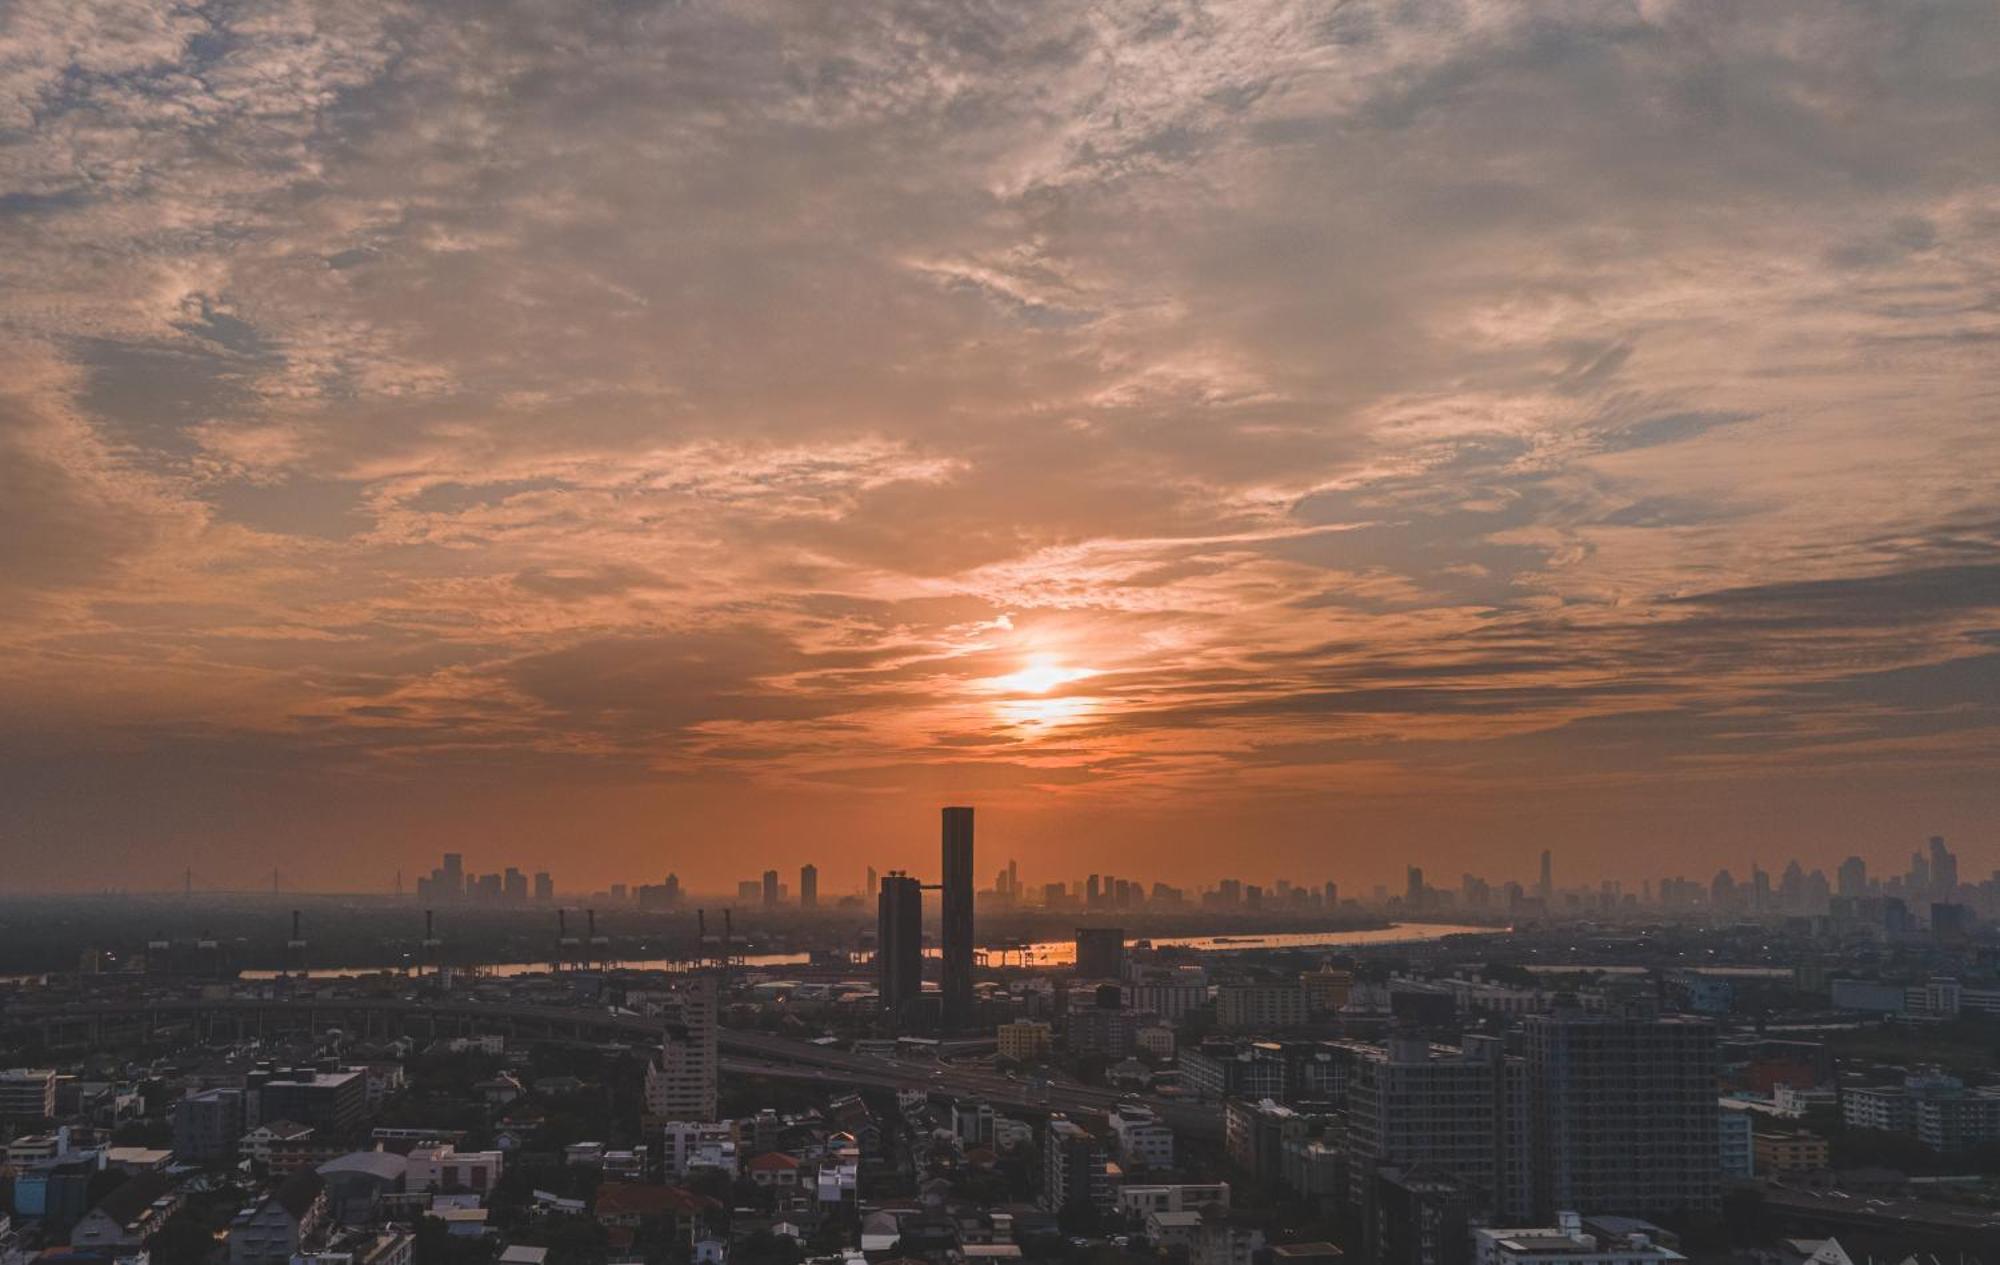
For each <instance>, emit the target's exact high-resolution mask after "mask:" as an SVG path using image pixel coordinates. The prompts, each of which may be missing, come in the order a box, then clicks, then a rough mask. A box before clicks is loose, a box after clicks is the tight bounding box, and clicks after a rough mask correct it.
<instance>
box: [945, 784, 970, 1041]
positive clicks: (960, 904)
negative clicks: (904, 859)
mask: <svg viewBox="0 0 2000 1265" xmlns="http://www.w3.org/2000/svg"><path fill="white" fill-rule="evenodd" d="M942 846H943V853H944V856H943V862H944V864H943V867H942V872H941V875H942V882H943V887H944V890H943V893H942V900H941V901H940V912H941V921H942V923H943V927H942V933H941V935H940V937H939V939H940V942H941V944H942V947H943V958H944V961H943V968H944V969H943V975H942V979H943V992H944V996H943V1001H944V1025H945V1027H946V1028H952V1029H956V1028H963V1027H964V1026H965V1025H966V1024H968V1023H970V1022H971V1021H972V956H973V952H972V936H973V929H972V891H973V877H972V876H973V873H974V871H973V859H972V810H971V809H970V808H963V807H957V808H947V809H945V810H944V831H943V840H942Z"/></svg>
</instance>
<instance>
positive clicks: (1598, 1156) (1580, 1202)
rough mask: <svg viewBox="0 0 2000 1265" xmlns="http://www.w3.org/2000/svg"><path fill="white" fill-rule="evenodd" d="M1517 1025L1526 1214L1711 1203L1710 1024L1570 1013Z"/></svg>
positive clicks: (1716, 1192) (1714, 1147)
mask: <svg viewBox="0 0 2000 1265" xmlns="http://www.w3.org/2000/svg"><path fill="white" fill-rule="evenodd" d="M1523 1022H1524V1029H1525V1035H1526V1047H1527V1060H1528V1076H1529V1086H1530V1093H1531V1095H1532V1101H1531V1104H1530V1109H1531V1110H1532V1112H1533V1113H1534V1115H1533V1118H1534V1119H1535V1121H1536V1129H1535V1134H1534V1137H1533V1148H1534V1152H1533V1155H1534V1168H1535V1203H1536V1206H1537V1208H1539V1209H1543V1210H1547V1209H1561V1208H1586V1209H1591V1210H1604V1211H1617V1212H1620V1213H1624V1214H1628V1215H1639V1216H1653V1215H1658V1214H1675V1213H1679V1212H1682V1211H1692V1212H1714V1211H1715V1210H1717V1209H1718V1208H1719V1207H1720V1205H1721V1193H1722V1191H1721V1167H1722V1166H1721V1147H1720V1144H1719V1143H1718V1142H1717V1140H1716V1131H1717V1120H1716V1108H1715V1093H1716V1078H1717V1074H1718V1063H1717V1056H1716V1045H1715V1027H1714V1025H1713V1024H1712V1023H1710V1022H1708V1021H1707V1020H1699V1019H1686V1018H1678V1017H1676V1018H1664V1019H1655V1018H1648V1017H1643V1016H1617V1015H1591V1014H1584V1013H1582V1012H1580V1011H1575V1010H1561V1011H1557V1012H1555V1013H1553V1014H1548V1015H1529V1016H1527V1018H1526V1019H1525V1020H1524V1021H1523Z"/></svg>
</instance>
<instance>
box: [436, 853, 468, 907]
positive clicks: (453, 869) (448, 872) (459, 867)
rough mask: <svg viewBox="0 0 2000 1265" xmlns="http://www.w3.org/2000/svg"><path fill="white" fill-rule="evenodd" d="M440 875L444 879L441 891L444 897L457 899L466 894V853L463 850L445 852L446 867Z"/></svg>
mask: <svg viewBox="0 0 2000 1265" xmlns="http://www.w3.org/2000/svg"><path fill="white" fill-rule="evenodd" d="M439 877H441V878H442V879H443V880H444V887H443V890H442V891H441V892H440V893H439V894H440V895H441V896H443V897H444V899H446V900H457V899H458V898H459V897H461V896H463V895H465V854H464V853H463V852H447V853H445V854H444V867H443V869H442V871H441V872H440V874H439Z"/></svg>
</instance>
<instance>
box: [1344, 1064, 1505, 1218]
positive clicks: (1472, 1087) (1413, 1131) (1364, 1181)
mask: <svg viewBox="0 0 2000 1265" xmlns="http://www.w3.org/2000/svg"><path fill="white" fill-rule="evenodd" d="M1336 1050H1337V1052H1338V1054H1339V1055H1341V1056H1342V1057H1343V1058H1344V1060H1345V1061H1346V1063H1347V1071H1346V1082H1347V1147H1348V1155H1349V1161H1348V1174H1349V1180H1350V1185H1351V1198H1352V1200H1353V1202H1354V1204H1355V1206H1356V1207H1358V1208H1362V1209H1368V1208H1369V1207H1370V1204H1369V1200H1370V1199H1371V1198H1372V1197H1373V1196H1374V1195H1375V1194H1376V1193H1378V1192H1377V1189H1376V1183H1375V1174H1376V1170H1377V1169H1380V1168H1384V1167H1395V1168H1403V1169H1407V1168H1411V1167H1414V1166H1417V1165H1422V1166H1424V1167H1425V1169H1426V1170H1427V1171H1431V1172H1435V1173H1442V1174H1444V1175H1447V1176H1449V1177H1450V1178H1452V1179H1453V1180H1454V1181H1456V1182H1458V1183H1460V1184H1461V1186H1463V1187H1465V1188H1467V1189H1468V1190H1471V1191H1476V1192H1477V1198H1478V1199H1479V1201H1480V1202H1481V1203H1482V1204H1483V1206H1484V1209H1485V1210H1486V1211H1489V1212H1500V1213H1504V1214H1507V1215H1509V1216H1515V1217H1523V1216H1526V1215H1528V1213H1529V1212H1530V1211H1531V1199H1532V1185H1531V1182H1530V1178H1531V1176H1532V1173H1531V1169H1530V1165H1529V1156H1530V1150H1529V1145H1528V1137H1529V1134H1528V1128H1529V1121H1528V1118H1527V1101H1526V1099H1527V1095H1526V1092H1525V1091H1526V1084H1527V1081H1526V1066H1525V1064H1524V1063H1523V1062H1522V1060H1520V1059H1518V1058H1508V1057H1507V1056H1506V1055H1505V1054H1504V1053H1503V1051H1502V1049H1501V1045H1500V1042H1499V1041H1498V1040H1497V1039H1496V1038H1493V1037H1484V1036H1467V1037H1466V1038H1464V1041H1463V1043H1462V1045H1461V1047H1460V1048H1459V1049H1458V1050H1455V1051H1443V1050H1433V1049H1432V1048H1431V1047H1430V1045H1429V1043H1428V1042H1426V1041H1425V1040H1424V1039H1423V1038H1422V1037H1419V1036H1413V1035H1397V1036H1393V1037H1391V1038H1390V1040H1389V1041H1388V1043H1387V1044H1386V1045H1383V1046H1371V1045H1362V1044H1360V1043H1358V1042H1343V1043H1341V1045H1339V1046H1338V1047H1336ZM1373 1219H1374V1218H1373V1216H1372V1215H1370V1216H1369V1220H1370V1221H1372V1220H1373Z"/></svg>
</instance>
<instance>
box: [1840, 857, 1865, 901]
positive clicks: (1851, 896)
mask: <svg viewBox="0 0 2000 1265" xmlns="http://www.w3.org/2000/svg"><path fill="white" fill-rule="evenodd" d="M1840 894H1841V896H1843V897H1845V898H1846V899H1848V900H1860V899H1861V898H1862V897H1864V896H1866V895H1867V894H1868V862H1866V861H1864V860H1862V859H1861V858H1860V857H1849V858H1847V859H1846V860H1845V861H1842V862H1841V863H1840Z"/></svg>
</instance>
